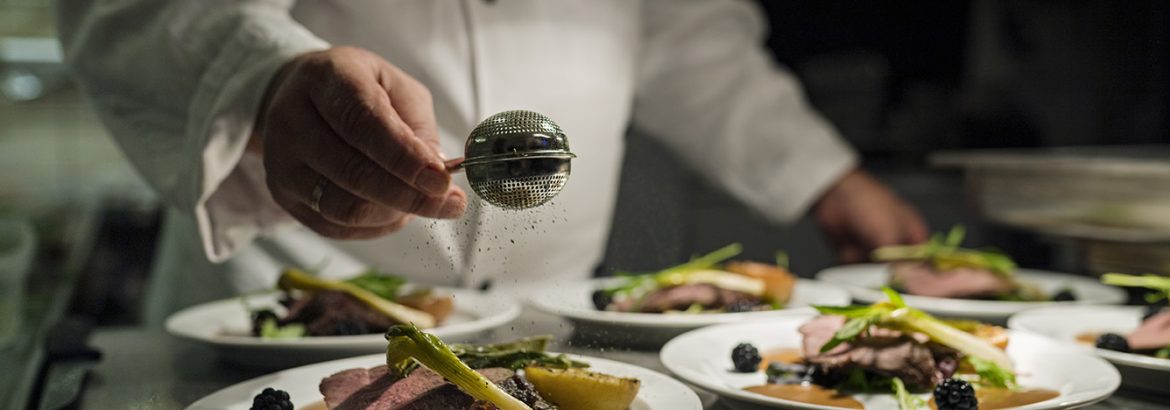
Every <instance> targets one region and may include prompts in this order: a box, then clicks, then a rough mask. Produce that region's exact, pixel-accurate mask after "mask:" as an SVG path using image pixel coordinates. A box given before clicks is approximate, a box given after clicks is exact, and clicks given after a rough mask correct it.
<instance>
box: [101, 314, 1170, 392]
mask: <svg viewBox="0 0 1170 410" xmlns="http://www.w3.org/2000/svg"><path fill="white" fill-rule="evenodd" d="M536 334H552V335H554V336H556V338H557V340H558V343H557V344H556V345H555V346H554V349H555V350H557V351H562V352H567V353H577V354H584V355H591V356H596V357H603V358H607V359H613V360H618V361H623V362H627V363H632V364H635V365H638V366H642V367H646V368H649V369H653V370H656V371H659V372H663V373H665V374H669V373H668V372H667V371H666V369H665V368H664V367H663V366H662V363H661V362H659V360H658V353H657V352H646V351H630V350H623V349H610V348H604V349H593V348H589V347H585V346H584V343H579V342H576V341H574V340H573V339H572V337H571V336H572V327H571V326H570V325H569V324H568V323H566V322H563V321H561V320H559V319H557V318H554V317H551V316H548V315H544V314H540V313H536V312H532V311H525V313H524V314H522V315H521V316H520V318H518V319H517V320H516V321H515V322H513V323H512V324H510V325H506V326H504V327H502V328H501V329H500V330H498V331H496V332H492V333H490V334H485V335H483V337H481V338H480V340H479V341H480V342H491V341H503V340H509V339H512V338H514V337H517V336H520V335H536ZM93 344H94V345H95V347H97V348H99V349H100V350H102V351H103V352H104V353H105V359H104V360H103V362H102V363H101V364H100V365H99V366H98V367H97V368H96V369H95V370H94V373H93V374H92V376H91V378H90V381H89V383H88V385H87V386H86V389H85V392H84V394H83V396H82V401H81V407H82V408H86V409H181V408H183V407H185V406H187V405H189V404H191V403H193V402H194V401H196V400H198V399H199V398H201V397H203V396H206V395H208V394H211V393H212V392H215V391H216V390H219V389H221V388H224V387H228V386H231V385H233V384H235V383H238V382H241V381H244V380H248V379H250V378H253V377H257V376H261V375H264V374H267V373H270V372H272V371H274V370H272V369H254V368H253V369H250V368H246V367H241V366H239V365H234V364H231V363H224V362H222V361H219V360H217V359H216V356H215V352H214V351H212V350H211V349H210V348H207V347H205V346H199V345H195V344H193V343H189V342H186V341H182V340H178V339H176V338H173V337H170V336H169V335H167V334H165V333H163V332H162V331H160V330H144V329H138V328H124V329H107V330H103V331H100V332H98V333H97V334H96V335H95V337H94V340H93ZM699 397H700V398H701V399H702V400H703V405H704V408H706V409H719V410H731V409H742V410H748V409H752V407H745V406H744V405H743V404H738V403H730V402H727V401H725V400H718V399H717V398H716V397H715V396H714V395H712V394H710V393H706V392H702V391H699ZM1092 408H1101V409H1156V408H1170V397H1155V396H1147V395H1141V394H1137V393H1131V392H1120V393H1119V394H1117V395H1115V396H1114V397H1112V398H1110V399H1109V400H1107V401H1106V402H1103V403H1100V404H1098V405H1095V406H1093V407H1092Z"/></svg>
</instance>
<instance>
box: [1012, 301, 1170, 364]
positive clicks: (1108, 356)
mask: <svg viewBox="0 0 1170 410" xmlns="http://www.w3.org/2000/svg"><path fill="white" fill-rule="evenodd" d="M1085 310H1088V311H1091V312H1092V313H1097V314H1101V313H1118V314H1132V313H1137V314H1141V311H1142V307H1140V306H1049V307H1044V308H1038V309H1030V310H1026V311H1023V312H1020V313H1017V314H1015V315H1012V317H1011V318H1010V319H1008V327H1009V328H1012V329H1015V330H1020V331H1024V332H1029V333H1034V334H1036V335H1039V336H1041V337H1045V338H1048V339H1051V340H1054V341H1056V342H1058V343H1064V344H1069V345H1074V346H1077V347H1080V348H1083V349H1085V350H1086V351H1090V352H1093V353H1094V354H1096V355H1098V356H1101V357H1102V358H1104V359H1105V360H1106V361H1108V362H1110V363H1113V364H1114V365H1124V366H1129V367H1137V368H1142V369H1147V370H1154V371H1160V372H1165V373H1167V374H1170V359H1159V358H1156V357H1151V356H1146V355H1140V354H1134V353H1123V352H1115V351H1112V350H1106V349H1099V348H1096V347H1091V346H1085V345H1082V344H1079V343H1076V342H1072V341H1069V340H1062V339H1057V338H1055V337H1052V336H1049V335H1047V334H1045V333H1042V332H1040V331H1037V330H1035V329H1033V328H1028V327H1026V326H1023V322H1024V321H1025V320H1028V319H1029V317H1033V316H1041V315H1051V314H1060V313H1069V314H1071V313H1072V312H1065V311H1085Z"/></svg>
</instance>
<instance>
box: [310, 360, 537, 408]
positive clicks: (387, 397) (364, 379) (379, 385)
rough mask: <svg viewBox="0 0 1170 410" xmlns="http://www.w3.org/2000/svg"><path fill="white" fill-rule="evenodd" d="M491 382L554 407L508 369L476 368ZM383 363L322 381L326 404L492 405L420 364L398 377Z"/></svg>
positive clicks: (533, 404)
mask: <svg viewBox="0 0 1170 410" xmlns="http://www.w3.org/2000/svg"><path fill="white" fill-rule="evenodd" d="M477 371H478V372H479V373H480V374H482V375H484V377H486V378H487V379H488V380H490V381H491V382H492V383H495V384H497V385H499V386H500V387H501V388H502V389H503V390H504V391H506V392H508V394H511V395H512V396H513V397H516V398H518V399H520V400H521V401H523V402H525V403H526V404H528V405H529V406H530V407H532V408H533V409H535V410H549V409H555V407H554V406H552V405H551V404H549V403H547V402H545V401H544V399H542V398H541V397H540V395H539V394H537V393H536V390H535V389H534V388H533V387H532V385H531V384H528V383H527V382H526V381H524V380H523V379H521V378H520V377H519V376H517V375H516V374H515V373H514V372H512V371H511V370H508V369H502V368H493V369H482V370H477ZM391 373H392V372H387V371H386V366H378V367H374V368H371V369H368V370H367V369H350V370H346V371H342V372H339V373H337V374H334V375H332V376H329V377H326V378H325V379H324V380H322V381H321V384H320V390H321V394H323V395H324V396H325V405H326V407H328V408H329V409H332V410H439V409H446V410H451V409H456V410H457V409H476V410H480V409H482V410H487V409H494V408H495V406H492V405H491V404H489V403H482V402H477V401H476V400H475V399H474V398H472V397H471V396H468V395H467V394H466V393H463V391H462V390H459V388H458V387H456V386H455V385H454V384H451V383H448V382H447V381H446V379H444V378H443V376H441V375H439V374H438V373H435V372H434V371H431V370H430V369H427V368H425V367H420V368H418V369H417V370H415V371H414V372H413V373H411V374H410V376H408V377H406V378H405V379H398V378H397V377H395V375H394V374H391Z"/></svg>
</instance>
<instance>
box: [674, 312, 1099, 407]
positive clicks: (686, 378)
mask: <svg viewBox="0 0 1170 410" xmlns="http://www.w3.org/2000/svg"><path fill="white" fill-rule="evenodd" d="M813 316H815V315H812V316H809V318H811V317H813ZM800 319H801V318H799V317H788V318H779V319H776V320H774V321H772V322H773V323H771V325H775V324H776V323H777V322H780V321H795V320H800ZM769 324H770V323H769V322H745V323H729V324H724V325H716V326H708V327H704V328H701V329H696V330H692V331H690V332H687V333H684V334H682V335H680V336H678V337H676V338H674V339H672V340H671V341H670V342H667V343H666V345H664V346H663V347H662V350H661V351H660V352H659V361H661V362H662V365H663V366H664V367H666V369H667V370H669V371H670V372H671V374H673V375H674V376H675V377H676V378H678V379H679V380H682V381H683V382H685V383H687V384H690V385H693V386H696V387H697V388H701V389H703V390H705V391H708V392H711V393H712V394H715V395H717V396H719V397H726V398H730V399H733V400H738V401H744V402H749V403H753V404H758V405H762V406H765V407H769V408H799V409H813V410H839V409H840V408H839V407H831V406H824V405H818V404H812V403H802V402H796V401H791V400H784V399H776V398H770V397H767V396H763V395H759V394H754V393H750V392H745V391H740V390H732V389H728V388H725V387H723V386H719V385H718V384H716V383H712V382H710V381H708V380H705V379H703V378H698V377H691V374H690V373H692V372H691V371H690V370H688V369H687V368H684V367H683V366H682V365H681V364H679V363H677V362H675V361H674V360H673V359H672V358H673V357H674V356H678V355H684V356H685V354H683V353H676V351H678V350H680V349H682V347H680V346H682V345H683V344H684V343H686V342H687V340H688V339H689V338H695V337H700V336H701V335H706V334H720V333H722V334H741V333H742V331H741V330H737V329H736V328H748V327H763V326H768V325H769ZM1008 332H1009V333H1008V335H1009V336H1008V337H1009V338H1010V337H1012V336H1013V335H1018V336H1020V337H1025V338H1028V337H1031V338H1036V339H1037V340H1041V341H1043V342H1045V343H1054V344H1055V343H1056V342H1055V341H1051V340H1049V339H1047V338H1044V337H1042V336H1040V335H1036V334H1033V333H1031V332H1023V331H1019V330H1008ZM1072 352H1073V353H1074V354H1083V355H1084V357H1085V358H1087V359H1089V360H1096V361H1099V362H1100V363H1101V364H1102V365H1103V366H1104V368H1106V369H1108V371H1109V372H1110V373H1109V381H1110V382H1111V383H1109V384H1110V385H1109V386H1105V387H1104V388H1098V389H1095V390H1093V391H1097V390H1100V391H1101V393H1093V394H1090V393H1088V392H1086V393H1085V394H1086V395H1087V396H1086V397H1081V398H1079V399H1078V400H1073V401H1061V402H1059V404H1057V405H1056V406H1057V407H1058V408H1071V407H1079V406H1085V405H1089V404H1092V403H1096V402H1100V401H1102V400H1105V399H1107V398H1109V397H1110V396H1112V395H1113V394H1114V393H1115V392H1116V391H1117V389H1118V388H1119V387H1120V386H1121V374H1120V373H1119V372H1118V371H1117V369H1116V368H1115V367H1114V366H1113V365H1112V364H1110V363H1109V362H1108V361H1106V360H1104V359H1102V358H1100V357H1097V356H1096V355H1092V354H1088V353H1087V352H1083V353H1077V352H1076V351H1072ZM668 358H670V359H668ZM1059 397H1061V396H1057V397H1056V398H1059ZM1054 399H1055V398H1054ZM1031 407H1033V406H1032V405H1028V406H1024V407H1023V408H1031Z"/></svg>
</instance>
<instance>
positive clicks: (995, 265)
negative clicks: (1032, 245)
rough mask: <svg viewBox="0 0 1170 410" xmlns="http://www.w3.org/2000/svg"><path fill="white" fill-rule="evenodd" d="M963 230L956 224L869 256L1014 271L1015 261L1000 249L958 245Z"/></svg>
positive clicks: (941, 266)
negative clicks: (944, 231) (918, 241)
mask: <svg viewBox="0 0 1170 410" xmlns="http://www.w3.org/2000/svg"><path fill="white" fill-rule="evenodd" d="M966 232H967V230H966V228H964V227H963V226H962V225H957V226H955V227H953V228H951V230H950V232H947V234H946V236H943V235H941V234H935V235H934V236H932V237H931V238H930V240H929V241H927V242H926V243H925V244H921V245H899V246H883V247H881V248H878V249H876V250H874V251H873V255H872V257H873V260H875V261H881V262H890V261H903V260H921V261H927V262H930V263H931V264H932V265H934V268H935V269H936V270H940V271H947V270H952V269H956V268H962V267H970V268H978V269H987V270H989V271H991V272H995V273H997V274H999V275H1002V276H1007V277H1010V276H1012V275H1014V274H1015V271H1016V263H1015V262H1014V261H1012V259H1011V258H1010V257H1008V256H1007V255H1005V254H1003V253H1002V252H999V251H995V250H975V249H967V248H962V247H960V246H959V245H960V244H961V243H962V242H963V237H964V236H965V235H966Z"/></svg>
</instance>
